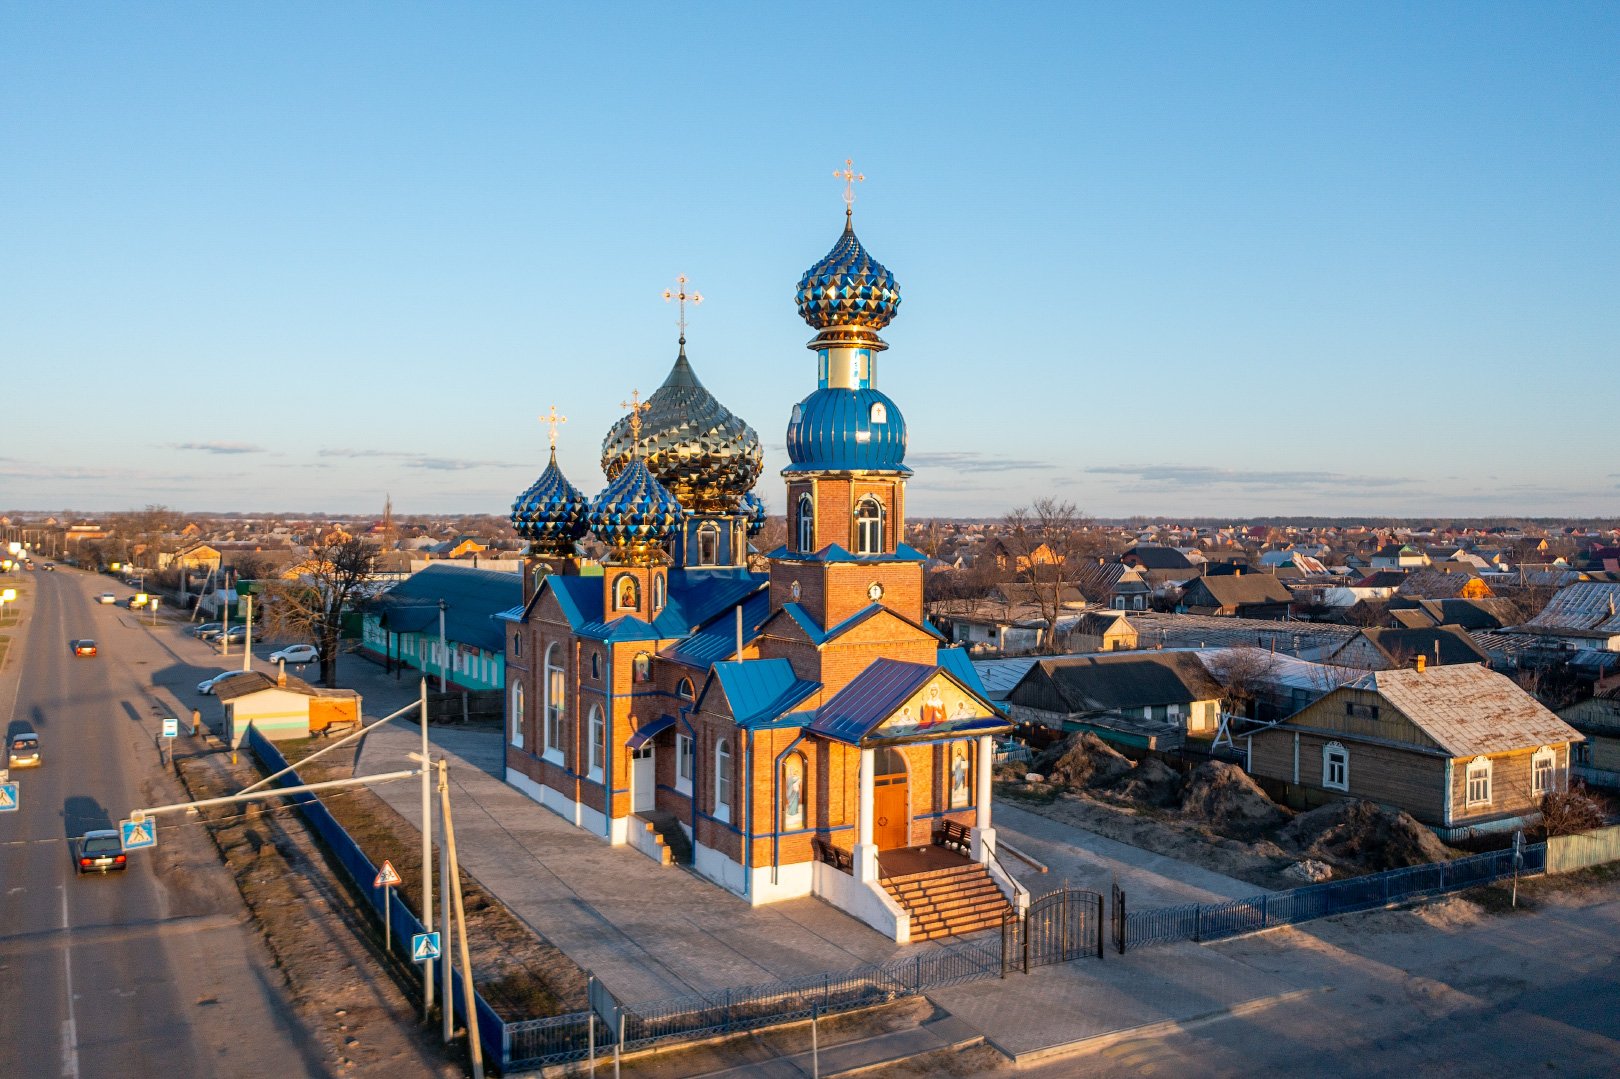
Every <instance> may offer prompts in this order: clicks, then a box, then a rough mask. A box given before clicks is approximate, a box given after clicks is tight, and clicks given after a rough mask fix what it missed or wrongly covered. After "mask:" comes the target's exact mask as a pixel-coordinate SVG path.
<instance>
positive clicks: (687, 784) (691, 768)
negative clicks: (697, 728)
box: [675, 732, 697, 796]
mask: <svg viewBox="0 0 1620 1079" xmlns="http://www.w3.org/2000/svg"><path fill="white" fill-rule="evenodd" d="M696 756H697V743H695V742H694V741H693V740H692V736H691V735H689V734H680V733H678V732H677V733H676V735H675V789H676V790H678V791H680V792H681V793H682V794H685V795H688V796H690V795H691V793H692V776H693V774H694V773H695V772H696V771H697V768H696V767H695V765H696V763H697V762H696V759H695V758H696Z"/></svg>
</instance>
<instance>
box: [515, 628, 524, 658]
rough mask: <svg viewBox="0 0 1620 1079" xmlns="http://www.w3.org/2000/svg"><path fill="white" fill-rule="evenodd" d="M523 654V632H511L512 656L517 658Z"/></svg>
mask: <svg viewBox="0 0 1620 1079" xmlns="http://www.w3.org/2000/svg"><path fill="white" fill-rule="evenodd" d="M522 655H523V634H521V633H514V634H512V658H513V659H519V658H521V657H522Z"/></svg>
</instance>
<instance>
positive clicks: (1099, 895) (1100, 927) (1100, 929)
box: [1097, 892, 1108, 959]
mask: <svg viewBox="0 0 1620 1079" xmlns="http://www.w3.org/2000/svg"><path fill="white" fill-rule="evenodd" d="M1107 950H1108V949H1107V948H1105V947H1103V898H1102V893H1101V892H1098V893H1097V958H1098V959H1101V958H1102V957H1103V953H1104V952H1106V951H1107Z"/></svg>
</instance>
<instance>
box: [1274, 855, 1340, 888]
mask: <svg viewBox="0 0 1620 1079" xmlns="http://www.w3.org/2000/svg"><path fill="white" fill-rule="evenodd" d="M1282 873H1283V876H1285V877H1292V878H1293V879H1295V880H1302V881H1304V882H1305V883H1307V884H1320V883H1321V882H1322V881H1325V880H1332V879H1333V867H1332V866H1330V865H1328V864H1327V863H1326V862H1319V861H1317V860H1316V859H1315V858H1306V859H1305V860H1304V861H1302V862H1295V863H1294V864H1293V865H1291V866H1289V867H1288V868H1287V869H1284V870H1283V871H1282Z"/></svg>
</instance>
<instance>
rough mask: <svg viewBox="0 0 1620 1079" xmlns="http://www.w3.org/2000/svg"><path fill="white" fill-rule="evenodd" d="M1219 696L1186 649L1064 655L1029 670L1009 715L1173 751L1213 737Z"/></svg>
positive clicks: (1009, 702) (1118, 741) (1014, 693)
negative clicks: (1192, 739)
mask: <svg viewBox="0 0 1620 1079" xmlns="http://www.w3.org/2000/svg"><path fill="white" fill-rule="evenodd" d="M1222 696H1223V690H1222V687H1221V685H1220V683H1218V682H1217V681H1215V679H1213V678H1211V677H1210V674H1209V671H1208V670H1206V669H1205V667H1204V665H1203V664H1202V663H1201V662H1200V661H1199V659H1198V656H1197V655H1196V654H1195V653H1193V652H1190V651H1177V652H1126V653H1120V654H1113V655H1089V656H1064V657H1060V658H1053V659H1042V660H1037V661H1035V662H1034V663H1032V664H1030V666H1029V669H1028V670H1027V671H1026V672H1025V673H1024V676H1023V678H1021V679H1020V680H1019V682H1018V684H1017V685H1015V686H1014V687H1013V689H1012V691H1011V692H1010V693H1009V694H1008V695H1007V705H1008V714H1009V715H1010V716H1011V717H1012V719H1013V720H1015V721H1016V722H1019V723H1033V724H1039V725H1041V726H1044V727H1049V728H1052V729H1054V730H1059V731H1064V732H1074V731H1090V732H1092V733H1093V734H1096V735H1097V736H1099V737H1101V738H1103V739H1105V740H1107V741H1111V742H1114V743H1116V744H1118V745H1121V746H1123V747H1128V748H1134V749H1158V750H1169V749H1178V748H1180V747H1181V746H1182V745H1183V744H1184V743H1185V741H1186V739H1187V737H1188V736H1189V735H1192V736H1194V737H1211V736H1213V734H1214V732H1215V729H1216V726H1217V724H1218V722H1219V718H1220V710H1221V698H1222Z"/></svg>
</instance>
